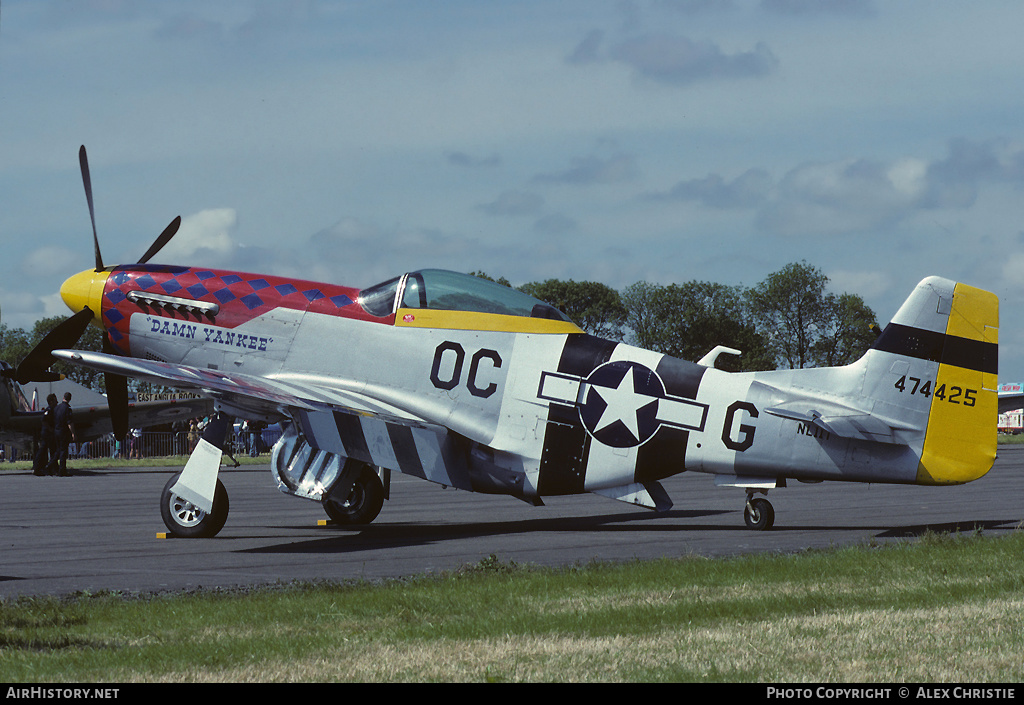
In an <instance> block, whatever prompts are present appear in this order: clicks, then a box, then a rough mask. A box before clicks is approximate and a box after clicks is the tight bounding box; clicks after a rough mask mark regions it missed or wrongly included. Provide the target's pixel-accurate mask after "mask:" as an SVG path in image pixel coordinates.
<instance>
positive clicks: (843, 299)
mask: <svg viewBox="0 0 1024 705" xmlns="http://www.w3.org/2000/svg"><path fill="white" fill-rule="evenodd" d="M825 307H826V312H827V318H826V320H827V322H828V325H827V326H826V327H825V329H824V330H822V331H821V336H820V337H819V338H818V340H816V341H815V342H814V344H813V345H812V346H811V358H812V360H813V362H814V365H815V366H816V367H836V366H839V365H848V364H850V363H851V362H855V361H857V360H858V359H860V357H861V356H862V355H863V354H864V353H865V352H866V351H867V349H868V348H870V347H871V344H872V343H873V342H874V341H875V334H874V333H873V332H872V330H871V326H872V324H875V323H876V321H875V313H874V311H872V310H871V308H870V307H869V306H868V305H867V304H865V303H864V299H862V298H861V297H859V296H857V295H856V294H840V295H839V296H834V295H832V294H829V295H828V296H827V297H825Z"/></svg>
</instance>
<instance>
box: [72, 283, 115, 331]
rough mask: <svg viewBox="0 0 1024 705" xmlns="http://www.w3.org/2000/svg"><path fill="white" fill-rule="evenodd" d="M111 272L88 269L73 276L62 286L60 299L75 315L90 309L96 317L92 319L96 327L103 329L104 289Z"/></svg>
mask: <svg viewBox="0 0 1024 705" xmlns="http://www.w3.org/2000/svg"><path fill="white" fill-rule="evenodd" d="M109 276H110V272H106V271H104V272H97V271H95V270H92V269H87V270H85V271H84V272H79V273H78V274H75V275H72V276H71V277H69V278H68V279H67V281H65V282H64V283H63V284H61V287H60V297H61V298H62V299H64V303H65V304H66V305H67V307H68V308H70V309H71V310H72V311H74V312H75V313H78V312H79V311H81V310H82V309H84V308H86V307H88V308H89V310H91V311H92V312H93V313H94V314H96V315H95V317H94V318H93V319H92V322H93V324H94V325H97V326H99V327H100V328H102V327H103V322H102V315H103V287H104V286H105V285H106V283H107V277H109Z"/></svg>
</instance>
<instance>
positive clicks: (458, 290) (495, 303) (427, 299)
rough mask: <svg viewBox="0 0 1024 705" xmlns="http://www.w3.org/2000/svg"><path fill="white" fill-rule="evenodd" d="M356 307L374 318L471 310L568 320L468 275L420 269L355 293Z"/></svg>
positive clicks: (520, 295)
mask: <svg viewBox="0 0 1024 705" xmlns="http://www.w3.org/2000/svg"><path fill="white" fill-rule="evenodd" d="M358 300H359V304H360V305H361V306H362V307H363V308H364V309H365V310H366V312H367V313H370V314H372V315H374V316H389V315H391V314H392V313H395V312H396V311H397V310H398V309H400V308H408V309H433V310H439V311H472V312H476V313H495V314H500V315H504V316H522V317H527V318H546V319H551V320H555V321H565V322H568V323H571V322H572V321H570V320H569V318H568V317H567V316H566V315H565V314H564V313H562V312H561V311H559V310H557V309H555V308H554V307H552V306H549V305H548V304H546V303H544V302H543V301H540V300H539V299H535V298H533V297H532V296H530V295H529V294H524V293H523V292H521V291H517V290H516V289H513V288H511V287H508V286H502V285H501V284H496V283H494V282H491V281H487V280H486V279H481V278H480V277H476V276H473V275H472V274H460V273H458V272H449V271H446V270H442V269H421V270H419V271H417V272H410V273H408V274H404V275H402V276H400V277H395V278H394V279H389V280H387V281H385V282H381V283H380V284H377V285H376V286H371V287H369V288H367V289H363V290H362V291H361V292H359V299H358Z"/></svg>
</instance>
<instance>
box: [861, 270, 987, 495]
mask: <svg viewBox="0 0 1024 705" xmlns="http://www.w3.org/2000/svg"><path fill="white" fill-rule="evenodd" d="M998 334H999V300H998V298H997V297H996V296H995V294H992V293H990V292H987V291H983V290H981V289H976V288H974V287H971V286H967V285H966V284H960V283H957V282H953V281H950V280H948V279H941V278H939V277H930V278H928V279H925V280H924V281H922V282H921V283H920V284H918V286H917V288H916V289H915V290H914V292H913V293H912V294H911V296H910V298H908V299H907V301H906V303H904V305H903V306H902V307H901V308H900V310H899V312H898V313H897V314H896V317H894V318H893V320H892V322H891V323H890V324H889V325H888V326H886V328H885V331H883V333H882V335H881V336H880V337H879V338H878V340H877V341H876V342H875V345H874V346H873V349H875V350H880V351H883V352H887V353H892V354H893V355H896V356H897V358H902V359H903V360H904V361H905V363H906V364H905V368H904V369H906V370H908V372H906V373H904V374H903V375H900V374H899V372H900V370H901V367H900V365H901V364H903V363H901V362H900V360H899V359H897V361H896V362H894V363H893V365H892V368H891V371H892V378H893V379H894V380H895V381H894V386H895V388H896V389H897V390H898V391H899V392H900V393H901V396H904V397H906V399H907V401H910V400H911V399H913V400H914V402H916V404H923V405H926V406H927V410H928V426H927V430H926V433H925V439H924V447H923V450H922V453H921V459H920V464H919V466H918V471H917V482H918V483H919V484H924V485H947V484H960V483H964V482H970V481H971V480H975V479H977V478H979V477H981V476H982V475H984V474H985V473H986V472H988V470H989V468H991V467H992V462H993V461H994V460H995V454H996V421H997V413H998V399H997V393H996V387H997V382H996V379H997V371H998V342H999V339H998ZM923 361H927V362H929V363H931V365H930V366H929V370H930V371H931V374H928V375H925V374H920V373H918V372H914V370H920V369H921V366H920V363H921V362H923Z"/></svg>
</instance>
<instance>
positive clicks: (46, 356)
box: [17, 308, 94, 384]
mask: <svg viewBox="0 0 1024 705" xmlns="http://www.w3.org/2000/svg"><path fill="white" fill-rule="evenodd" d="M93 315H94V314H93V312H92V311H91V310H90V309H89V308H83V309H82V310H81V311H79V312H78V313H76V314H75V315H73V316H71V317H70V318H66V319H64V320H63V321H62V322H61V323H60V324H59V325H58V326H57V327H56V328H54V329H53V330H51V331H50V332H49V333H47V334H46V335H45V336H44V337H43V339H42V340H40V341H39V344H38V345H36V346H35V347H34V348H32V350H31V351H30V352H29V354H28V355H26V356H25V359H24V360H22V361H21V364H20V365H18V371H17V379H18V384H28V383H29V382H53V381H54V380H57V379H60V375H58V374H56V373H55V372H50V371H49V369H50V365H52V364H53V362H54V359H53V355H51V354H50V353H52V352H53V351H54V350H57V349H59V348H72V347H74V346H75V343H77V342H78V339H79V338H81V337H82V334H83V333H85V329H86V327H87V326H88V325H89V321H91V320H92V319H93Z"/></svg>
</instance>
